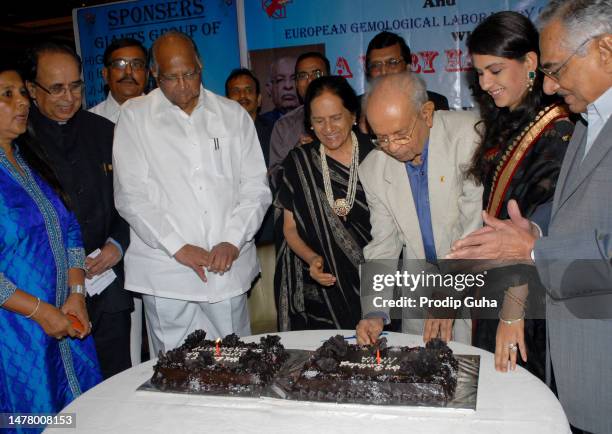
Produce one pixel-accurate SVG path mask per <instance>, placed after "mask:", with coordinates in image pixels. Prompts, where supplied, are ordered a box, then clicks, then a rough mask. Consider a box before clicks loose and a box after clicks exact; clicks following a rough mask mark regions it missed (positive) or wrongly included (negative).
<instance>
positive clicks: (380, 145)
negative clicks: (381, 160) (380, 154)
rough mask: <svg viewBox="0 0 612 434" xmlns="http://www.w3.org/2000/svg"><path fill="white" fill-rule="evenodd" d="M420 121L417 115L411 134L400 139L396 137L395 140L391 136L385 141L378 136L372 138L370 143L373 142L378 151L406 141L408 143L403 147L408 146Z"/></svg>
mask: <svg viewBox="0 0 612 434" xmlns="http://www.w3.org/2000/svg"><path fill="white" fill-rule="evenodd" d="M418 120H419V115H418V114H417V115H416V116H415V117H414V122H413V123H412V127H411V128H410V132H409V133H408V134H404V135H401V136H400V137H396V138H394V139H392V138H390V137H389V136H386V137H385V138H384V139H379V138H378V136H375V137H371V138H370V141H371V142H372V144H373V145H374V147H375V148H377V149H384V148H386V147H387V146H389V145H390V144H391V143H394V142H399V141H404V140H405V141H406V143H402V145H407V144H408V143H410V142H411V141H412V136H413V135H414V129H415V128H416V124H417V121H418ZM381 142H384V143H381Z"/></svg>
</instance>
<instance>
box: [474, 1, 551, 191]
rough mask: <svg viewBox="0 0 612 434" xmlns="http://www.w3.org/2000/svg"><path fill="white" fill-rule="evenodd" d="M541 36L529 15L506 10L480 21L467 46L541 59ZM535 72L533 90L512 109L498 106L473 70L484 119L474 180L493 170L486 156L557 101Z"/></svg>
mask: <svg viewBox="0 0 612 434" xmlns="http://www.w3.org/2000/svg"><path fill="white" fill-rule="evenodd" d="M538 38H539V35H538V31H537V30H536V28H535V26H534V25H533V23H532V22H531V21H529V19H528V18H527V17H525V16H523V15H521V14H519V13H517V12H511V11H504V12H498V13H496V14H493V15H491V16H489V17H488V18H487V19H486V20H484V21H483V22H481V23H480V24H479V25H478V26H477V27H476V28H475V29H474V31H473V32H472V34H471V35H470V37H469V39H468V42H467V46H468V49H469V52H470V55H474V54H483V55H490V56H497V57H503V58H506V59H514V60H518V61H523V60H524V59H525V55H526V54H527V53H529V52H532V51H533V52H535V53H536V54H537V55H538V58H539V56H540V49H539V40H538ZM535 72H536V77H535V81H534V84H533V90H532V91H531V92H528V93H527V95H526V96H525V98H524V99H523V100H522V101H521V102H520V104H519V105H518V106H517V107H516V108H515V109H514V110H512V111H510V109H509V108H507V107H501V108H499V107H497V106H496V105H495V102H494V101H493V98H492V97H491V95H489V94H488V93H487V92H485V91H483V90H482V88H481V87H480V84H479V83H478V77H477V75H476V71H473V72H472V74H473V75H472V80H473V82H474V83H473V85H472V90H473V96H474V99H475V100H476V102H477V104H478V106H479V108H480V116H481V119H482V120H481V121H480V122H479V123H478V124H477V126H476V129H477V131H478V134H479V135H480V144H479V145H478V148H477V149H476V151H475V153H474V156H473V158H472V162H471V165H470V168H469V169H468V175H469V176H470V177H471V178H472V179H474V181H476V182H479V183H482V182H483V181H484V180H485V178H486V177H487V175H488V174H489V171H490V170H492V169H493V167H492V164H493V163H492V162H491V161H490V160H487V159H485V155H486V154H487V153H488V152H489V151H490V150H492V149H496V148H497V149H499V150H501V151H503V150H504V148H505V147H506V146H509V145H510V143H509V142H510V139H511V137H512V136H513V135H515V134H516V133H517V132H518V131H519V129H520V128H521V127H522V126H523V125H525V124H526V123H527V122H529V121H530V120H532V119H534V118H535V117H536V115H537V113H538V111H539V110H540V109H541V108H542V107H543V106H546V105H548V104H551V103H553V102H554V101H555V98H551V97H547V96H546V95H545V94H544V91H543V89H542V84H543V76H542V74H541V73H540V72H539V71H537V69H536V70H535ZM483 126H484V128H482V127H483Z"/></svg>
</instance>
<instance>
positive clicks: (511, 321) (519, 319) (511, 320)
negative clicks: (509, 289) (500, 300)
mask: <svg viewBox="0 0 612 434" xmlns="http://www.w3.org/2000/svg"><path fill="white" fill-rule="evenodd" d="M498 317H499V320H500V321H501V322H503V323H504V324H506V325H512V324H514V323H515V322H519V321H522V320H524V319H525V312H523V316H521V317H520V318H517V319H503V318H502V317H501V312H500V313H499V315H498Z"/></svg>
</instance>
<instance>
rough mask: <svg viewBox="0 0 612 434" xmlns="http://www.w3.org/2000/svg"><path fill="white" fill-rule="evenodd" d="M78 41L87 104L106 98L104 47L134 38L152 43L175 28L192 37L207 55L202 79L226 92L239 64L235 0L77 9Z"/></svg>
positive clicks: (153, 0)
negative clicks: (103, 77) (228, 82)
mask: <svg viewBox="0 0 612 434" xmlns="http://www.w3.org/2000/svg"><path fill="white" fill-rule="evenodd" d="M73 22H74V23H75V31H74V33H75V40H76V46H77V50H78V51H79V54H80V55H81V57H82V59H83V77H84V79H85V84H86V85H87V89H86V106H87V107H92V106H94V105H96V104H97V103H99V102H100V101H102V100H103V99H105V98H106V94H105V92H104V80H103V79H102V75H101V70H102V67H103V66H104V65H103V59H102V57H103V54H104V49H105V48H106V47H107V46H108V45H109V44H110V43H111V42H112V41H113V40H114V39H117V38H122V37H131V38H134V39H137V40H139V41H140V42H142V43H143V44H144V46H145V47H147V48H149V47H150V46H151V44H152V42H153V41H154V40H155V39H156V38H157V37H158V36H159V35H161V34H162V33H164V32H166V31H168V30H170V29H174V30H179V31H181V32H184V33H186V34H187V35H189V36H191V37H192V38H193V40H194V41H195V43H196V45H197V46H198V50H199V51H200V54H201V56H202V58H203V59H204V74H203V77H204V82H205V84H206V87H207V88H208V89H211V90H212V91H214V92H217V93H220V94H223V93H224V84H225V77H226V76H227V75H228V74H229V72H230V70H231V69H233V68H236V67H238V66H239V65H240V55H239V53H240V52H239V47H238V25H237V18H236V4H235V2H234V1H233V0H180V1H168V0H166V1H163V0H140V1H128V2H121V3H113V4H110V5H109V4H107V5H103V6H93V7H87V8H80V9H75V10H74V11H73Z"/></svg>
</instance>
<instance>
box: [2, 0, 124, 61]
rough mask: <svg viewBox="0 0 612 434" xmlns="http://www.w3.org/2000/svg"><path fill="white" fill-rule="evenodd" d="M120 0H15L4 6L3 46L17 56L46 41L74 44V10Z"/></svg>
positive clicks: (7, 53) (5, 50)
mask: <svg viewBox="0 0 612 434" xmlns="http://www.w3.org/2000/svg"><path fill="white" fill-rule="evenodd" d="M114 1H116V0H43V1H37V2H32V1H19V0H12V1H10V2H8V1H7V2H4V4H3V5H2V9H3V14H2V15H1V16H0V49H1V50H2V52H3V54H5V55H8V56H9V57H13V58H17V57H19V56H20V55H21V54H22V53H23V51H24V50H25V49H26V48H28V47H31V46H32V45H35V44H37V43H39V42H42V41H49V40H53V41H57V42H63V43H66V44H69V45H71V46H74V32H73V29H72V10H73V9H75V8H80V7H85V6H93V5H97V4H103V3H113V2H114Z"/></svg>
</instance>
